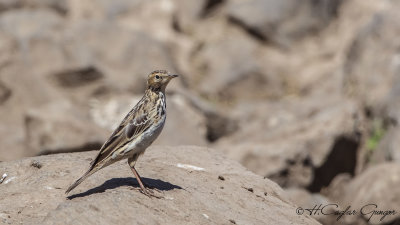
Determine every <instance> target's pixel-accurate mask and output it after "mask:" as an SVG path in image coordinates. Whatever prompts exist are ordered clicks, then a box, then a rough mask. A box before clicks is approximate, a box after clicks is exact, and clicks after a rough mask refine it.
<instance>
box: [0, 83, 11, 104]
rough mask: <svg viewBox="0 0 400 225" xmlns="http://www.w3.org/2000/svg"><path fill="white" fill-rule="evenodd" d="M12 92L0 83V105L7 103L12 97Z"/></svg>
mask: <svg viewBox="0 0 400 225" xmlns="http://www.w3.org/2000/svg"><path fill="white" fill-rule="evenodd" d="M11 93H12V92H11V90H10V88H8V87H7V86H6V85H5V84H3V83H2V82H1V81H0V105H1V104H3V103H4V102H5V101H7V99H8V98H10V97H11Z"/></svg>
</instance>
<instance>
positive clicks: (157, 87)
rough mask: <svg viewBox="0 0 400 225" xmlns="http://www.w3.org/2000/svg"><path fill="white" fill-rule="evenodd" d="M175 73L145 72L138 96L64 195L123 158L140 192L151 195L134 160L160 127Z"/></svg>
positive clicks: (153, 138) (156, 135)
mask: <svg viewBox="0 0 400 225" xmlns="http://www.w3.org/2000/svg"><path fill="white" fill-rule="evenodd" d="M177 76H178V75H171V74H169V73H168V72H167V71H165V70H156V71H153V72H152V73H150V74H149V76H148V78H147V88H146V91H145V94H144V96H143V97H142V99H141V100H140V101H139V102H138V103H137V104H136V105H135V106H134V107H133V108H132V110H131V111H130V112H129V113H128V115H126V116H125V118H124V119H123V120H122V122H121V124H120V125H119V126H118V127H117V128H116V129H115V131H114V132H113V133H112V134H111V136H110V138H109V139H108V140H107V141H106V142H105V143H104V144H103V146H102V147H101V148H100V150H99V153H98V154H97V157H96V158H95V159H94V160H93V161H92V163H91V164H90V168H89V170H88V171H87V172H86V173H85V174H83V176H82V177H81V178H79V179H78V180H77V181H75V182H74V183H73V184H72V185H71V186H70V187H69V188H68V189H67V191H66V192H65V193H66V194H68V193H69V192H70V191H71V190H72V189H74V188H75V187H76V186H78V185H79V184H80V183H82V181H84V180H85V179H86V178H88V177H89V176H90V175H92V174H93V173H95V172H97V171H98V170H100V169H102V168H104V167H106V166H109V165H111V164H113V163H115V162H117V161H120V160H123V159H126V158H127V159H128V164H129V166H130V168H131V170H132V172H133V174H134V175H135V177H136V179H137V181H138V183H139V185H140V189H141V192H142V193H144V194H145V195H147V196H151V195H152V194H151V191H149V190H148V189H146V187H145V186H144V185H143V182H142V179H141V178H140V176H139V174H138V172H137V171H136V169H135V163H136V161H137V159H138V158H139V156H140V155H142V154H143V153H144V151H145V150H146V148H147V147H149V146H150V145H151V143H153V141H154V140H155V139H156V138H157V137H158V135H159V134H160V133H161V130H162V129H163V127H164V123H165V118H166V105H165V104H166V101H165V100H166V99H165V88H166V86H167V85H168V83H169V82H170V81H171V79H172V78H175V77H177Z"/></svg>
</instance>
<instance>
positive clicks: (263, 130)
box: [214, 97, 362, 191]
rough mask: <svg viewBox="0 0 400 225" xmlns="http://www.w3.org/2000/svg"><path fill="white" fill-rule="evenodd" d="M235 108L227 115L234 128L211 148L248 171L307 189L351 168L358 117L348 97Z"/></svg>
mask: <svg viewBox="0 0 400 225" xmlns="http://www.w3.org/2000/svg"><path fill="white" fill-rule="evenodd" d="M335 102H336V103H335ZM297 104H299V105H297ZM238 107H239V108H240V109H241V110H239V109H234V110H233V111H234V112H236V114H234V116H233V118H234V119H237V120H238V121H239V127H240V129H239V130H238V131H237V132H235V133H234V134H233V135H231V136H227V137H224V138H221V140H219V141H218V142H217V143H216V145H215V146H214V147H215V148H218V149H221V150H222V151H223V152H224V153H226V154H227V155H228V156H229V157H231V158H233V159H235V160H238V161H239V162H241V163H242V164H243V165H244V166H246V167H247V168H249V169H250V170H252V171H253V172H255V173H257V174H260V175H262V176H265V177H269V178H271V179H273V180H275V181H276V182H278V183H279V184H280V185H282V186H283V187H303V188H310V190H312V191H319V190H320V189H321V188H322V187H323V186H328V185H329V183H330V181H331V179H333V178H334V177H335V176H336V175H337V174H339V173H343V172H348V173H350V174H354V173H355V166H356V163H357V151H358V145H359V142H360V139H359V130H358V129H359V126H360V123H361V122H362V120H361V119H362V118H360V117H359V111H358V108H357V107H356V105H355V104H354V102H352V101H344V100H343V99H341V98H335V97H332V99H329V100H328V99H324V100H322V99H320V98H314V99H313V100H311V99H308V100H304V101H298V102H297V103H296V102H293V101H286V102H285V101H280V102H277V103H269V104H265V103H264V104H262V103H260V104H258V105H257V104H254V103H253V104H251V103H247V104H243V105H241V106H238ZM349 121H351V122H349ZM265 162H268V163H265ZM339 165H340V166H339Z"/></svg>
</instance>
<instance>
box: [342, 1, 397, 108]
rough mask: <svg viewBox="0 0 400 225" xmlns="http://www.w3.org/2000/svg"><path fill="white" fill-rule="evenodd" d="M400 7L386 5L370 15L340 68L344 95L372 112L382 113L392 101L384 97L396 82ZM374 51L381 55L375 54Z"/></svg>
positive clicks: (387, 96)
mask: <svg viewBox="0 0 400 225" xmlns="http://www.w3.org/2000/svg"><path fill="white" fill-rule="evenodd" d="M399 7H400V6H399V5H396V4H394V5H391V6H389V5H386V7H385V8H383V9H382V10H380V11H378V12H376V13H375V14H373V15H372V17H371V18H370V21H369V23H367V24H365V25H364V26H363V27H362V28H361V29H360V30H359V31H358V32H357V34H358V35H357V36H355V38H354V41H353V42H352V43H351V46H350V48H349V49H348V52H347V60H346V63H345V65H344V68H343V69H344V74H345V77H344V88H345V92H346V94H347V95H348V96H351V97H354V98H357V99H358V101H360V102H362V103H363V104H364V105H365V107H366V108H368V109H369V110H370V111H372V113H373V114H374V115H377V114H378V115H379V114H382V111H384V110H385V108H387V107H388V106H387V105H390V104H391V103H392V102H395V101H393V100H391V101H389V102H387V101H386V100H387V99H390V97H389V96H390V94H391V92H392V90H393V88H394V87H395V85H397V86H398V84H397V83H398V82H399V79H398V77H399V74H400V61H399V55H398V51H397V50H396V49H397V48H398V43H397V42H396V41H395V37H398V35H399V34H400V23H399V15H398V13H397V11H398V9H399ZM377 51H379V52H381V55H382V57H378V58H377V57H375V53H376V52H377ZM391 99H393V96H392V98H391ZM395 99H397V100H398V97H396V98H395Z"/></svg>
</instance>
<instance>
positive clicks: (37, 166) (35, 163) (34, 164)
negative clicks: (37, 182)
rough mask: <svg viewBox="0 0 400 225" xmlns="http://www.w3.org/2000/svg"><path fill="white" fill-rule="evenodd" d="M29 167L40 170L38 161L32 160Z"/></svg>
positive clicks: (40, 165) (40, 166)
mask: <svg viewBox="0 0 400 225" xmlns="http://www.w3.org/2000/svg"><path fill="white" fill-rule="evenodd" d="M31 166H32V167H35V168H38V169H40V168H42V164H41V163H40V162H39V161H36V160H33V161H32V162H31Z"/></svg>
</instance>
